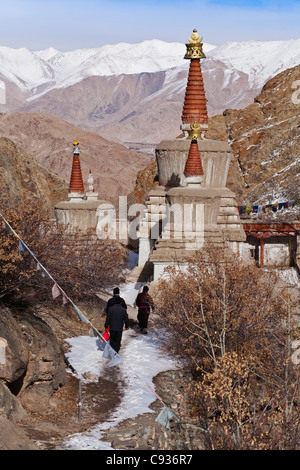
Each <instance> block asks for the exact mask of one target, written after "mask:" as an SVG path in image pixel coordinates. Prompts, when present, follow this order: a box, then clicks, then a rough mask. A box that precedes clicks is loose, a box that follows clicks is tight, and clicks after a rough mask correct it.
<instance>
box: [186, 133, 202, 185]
mask: <svg viewBox="0 0 300 470" xmlns="http://www.w3.org/2000/svg"><path fill="white" fill-rule="evenodd" d="M184 175H185V176H198V175H204V171H203V167H202V160H201V156H200V152H199V147H198V142H197V140H192V141H191V145H190V150H189V155H188V158H187V161H186V164H185V168H184Z"/></svg>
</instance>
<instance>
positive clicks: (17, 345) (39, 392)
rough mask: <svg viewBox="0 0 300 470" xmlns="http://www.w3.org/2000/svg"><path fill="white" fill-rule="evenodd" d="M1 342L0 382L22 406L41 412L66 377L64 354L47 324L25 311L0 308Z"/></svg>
mask: <svg viewBox="0 0 300 470" xmlns="http://www.w3.org/2000/svg"><path fill="white" fill-rule="evenodd" d="M0 341H1V344H2V354H1V357H2V360H1V361H0V381H1V382H2V383H4V384H5V386H6V387H7V388H8V389H9V390H10V392H11V393H12V394H13V395H14V396H15V397H17V398H18V399H19V401H20V403H21V405H22V406H23V407H24V408H25V409H27V410H34V411H36V412H44V411H45V410H46V409H47V407H48V406H49V400H50V398H51V395H52V394H53V392H54V391H55V390H57V389H58V388H59V387H60V386H62V385H64V384H65V380H66V369H65V362H64V354H63V351H62V350H61V347H60V345H59V343H58V341H57V339H56V337H55V335H54V334H53V332H52V330H51V328H50V326H49V325H48V324H47V323H45V322H44V321H43V320H41V319H40V318H38V317H37V316H35V315H33V314H31V313H28V312H26V311H22V312H14V313H12V311H11V310H9V309H8V308H0ZM3 346H4V347H5V351H3ZM1 396H2V398H3V397H4V396H6V398H7V393H6V394H4V393H3V394H2V395H1V394H0V400H1ZM3 400H4V399H3ZM1 408H2V409H3V408H4V406H3V403H1V402H0V409H1Z"/></svg>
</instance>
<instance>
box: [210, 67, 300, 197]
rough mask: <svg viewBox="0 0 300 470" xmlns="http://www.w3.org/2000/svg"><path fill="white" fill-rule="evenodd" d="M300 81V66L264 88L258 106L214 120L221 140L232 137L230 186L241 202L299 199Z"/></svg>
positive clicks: (272, 80)
mask: <svg viewBox="0 0 300 470" xmlns="http://www.w3.org/2000/svg"><path fill="white" fill-rule="evenodd" d="M299 79H300V66H297V67H294V68H292V69H289V70H286V71H284V72H282V73H280V74H279V75H276V77H274V78H272V79H271V80H269V81H268V82H267V83H266V84H265V85H264V87H263V89H262V91H261V93H260V94H259V95H258V96H257V97H256V98H255V100H254V103H253V104H251V105H249V106H247V107H246V108H244V109H242V110H233V109H230V110H226V111H225V112H224V113H223V116H222V117H218V118H212V119H211V124H210V125H211V128H212V129H213V128H214V127H217V130H216V132H215V134H214V136H215V138H219V139H226V138H227V139H228V142H229V144H230V146H231V149H232V154H233V156H232V162H231V168H230V173H229V177H228V187H229V188H231V189H232V190H234V191H235V193H236V194H237V196H238V200H239V201H240V202H241V203H242V202H247V203H250V204H267V203H271V202H281V201H282V202H283V201H285V200H293V199H299V186H300V131H299V129H300V100H299V98H298V95H299V89H300V81H299ZM297 89H298V92H297ZM224 131H225V132H224Z"/></svg>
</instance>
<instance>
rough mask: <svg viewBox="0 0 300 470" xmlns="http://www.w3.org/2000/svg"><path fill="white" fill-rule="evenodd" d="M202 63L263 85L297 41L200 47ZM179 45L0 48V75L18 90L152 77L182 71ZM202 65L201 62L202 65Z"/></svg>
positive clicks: (293, 52) (299, 52) (299, 46)
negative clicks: (143, 75)
mask: <svg viewBox="0 0 300 470" xmlns="http://www.w3.org/2000/svg"><path fill="white" fill-rule="evenodd" d="M204 52H205V54H206V56H207V59H209V60H214V61H220V62H222V63H223V64H224V65H226V67H227V68H229V69H231V70H237V71H240V72H243V73H246V74H247V75H249V82H250V84H254V85H255V86H257V84H259V85H263V83H265V81H266V80H268V79H269V78H270V77H272V76H274V75H275V74H276V73H279V72H281V71H282V70H284V69H286V68H289V67H293V66H295V65H298V64H299V63H300V39H294V40H290V41H267V42H260V41H247V42H228V43H225V44H223V45H221V46H217V47H216V46H214V45H211V44H206V43H204ZM184 54H185V45H184V44H181V43H167V42H164V41H160V40H147V41H143V42H142V43H139V44H127V43H121V44H115V45H106V46H102V47H99V48H94V49H77V50H74V51H69V52H61V51H58V50H57V49H54V48H49V49H46V50H41V51H29V50H28V49H25V48H21V49H12V48H9V47H3V46H2V47H0V74H1V76H2V77H3V78H5V79H7V80H9V81H11V82H13V83H15V84H16V85H17V86H18V87H20V88H21V89H22V90H24V91H29V90H31V91H32V94H33V96H34V95H35V94H36V90H37V89H38V88H39V87H41V86H42V85H43V86H45V85H46V84H47V87H45V88H44V90H43V92H44V93H45V92H46V90H49V89H53V88H59V87H66V86H70V85H73V84H75V83H78V82H80V81H81V80H83V79H85V78H87V77H91V76H112V75H121V74H126V75H127V74H137V73H143V72H148V73H153V72H159V71H165V70H168V69H171V68H174V67H180V68H186V67H187V61H185V60H183V56H184ZM203 62H205V61H203Z"/></svg>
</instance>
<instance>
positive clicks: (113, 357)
mask: <svg viewBox="0 0 300 470" xmlns="http://www.w3.org/2000/svg"><path fill="white" fill-rule="evenodd" d="M0 216H1V217H2V219H3V221H4V228H5V230H6V231H8V232H10V233H12V234H13V235H14V236H15V237H16V238H18V240H19V256H20V255H21V253H22V252H28V253H30V255H31V256H32V257H33V258H34V260H35V261H36V263H37V270H41V271H42V275H43V276H48V277H49V278H50V279H51V280H52V281H53V283H54V284H53V287H52V298H53V299H56V298H58V297H59V296H60V295H62V298H63V305H65V304H66V303H68V302H70V303H71V304H72V306H73V307H74V309H75V311H76V313H77V316H78V318H79V320H81V321H82V322H83V323H88V324H89V325H90V327H91V328H92V330H93V331H94V332H95V334H96V335H97V336H99V337H100V338H101V339H102V341H103V342H105V343H106V344H105V347H104V350H103V357H104V358H106V359H110V362H109V363H108V365H109V366H115V365H117V364H119V363H120V362H121V361H122V358H121V356H120V355H119V353H118V352H117V351H115V350H114V349H113V348H112V347H111V346H110V344H109V341H108V340H107V339H105V338H104V337H103V335H102V334H101V333H100V332H99V331H98V330H97V329H96V328H95V327H94V325H93V324H92V323H91V322H90V320H89V319H88V318H87V317H86V316H85V315H84V314H83V313H82V312H81V310H80V309H79V308H78V307H77V305H76V304H75V303H74V302H73V300H72V299H71V298H70V297H69V296H68V295H67V294H66V293H65V292H64V290H63V289H62V288H61V287H60V285H59V284H58V283H57V281H56V280H55V279H54V278H53V276H51V274H50V273H49V272H48V271H47V269H46V268H45V267H44V266H43V265H42V263H41V262H40V261H39V260H38V259H37V258H36V256H35V254H34V253H33V252H32V251H31V250H30V249H29V248H28V246H27V245H26V243H25V242H24V241H23V240H22V239H21V238H20V237H19V235H18V234H17V233H16V232H15V230H14V229H13V228H12V227H11V225H10V224H9V223H8V222H7V220H6V219H5V217H4V216H3V215H2V214H1V213H0ZM134 375H135V377H136V378H138V379H139V380H140V381H141V382H142V383H143V384H144V385H146V386H147V387H148V389H149V390H150V391H151V392H152V393H153V394H154V395H155V396H156V398H158V400H159V401H160V402H161V403H162V404H163V405H164V407H163V409H162V411H161V413H160V414H159V416H158V417H157V420H156V421H157V422H158V423H160V424H162V425H163V426H165V427H166V428H167V429H169V420H170V418H171V417H173V416H174V417H175V418H176V419H177V421H179V422H180V419H179V418H178V416H176V415H175V413H173V411H172V410H170V409H169V407H168V406H167V405H166V404H165V403H164V401H163V400H162V398H161V397H160V396H159V395H158V394H157V393H156V392H155V391H154V390H153V388H152V387H150V386H149V385H148V384H146V383H145V382H144V381H143V380H142V379H141V378H140V377H139V376H137V375H136V374H134ZM80 401H81V399H80Z"/></svg>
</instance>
